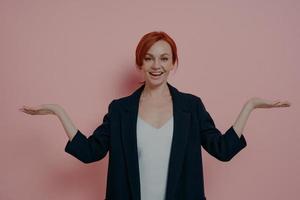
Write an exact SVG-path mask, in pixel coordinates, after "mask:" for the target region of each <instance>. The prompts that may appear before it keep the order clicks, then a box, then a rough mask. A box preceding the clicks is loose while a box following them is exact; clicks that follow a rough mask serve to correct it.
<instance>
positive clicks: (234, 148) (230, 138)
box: [197, 97, 247, 162]
mask: <svg viewBox="0 0 300 200" xmlns="http://www.w3.org/2000/svg"><path fill="white" fill-rule="evenodd" d="M198 101H199V102H198V103H197V105H198V107H197V109H198V113H199V115H200V116H199V122H200V127H201V130H200V134H201V145H202V146H203V148H204V149H205V150H206V151H207V152H208V153H209V154H210V155H212V156H214V157H215V158H217V159H218V160H220V161H224V162H225V161H229V160H231V159H232V158H233V157H234V156H235V155H236V154H237V153H238V152H239V151H241V150H242V149H243V148H245V147H246V146H247V142H246V139H245V137H244V135H243V134H242V135H241V137H239V136H238V135H237V133H236V132H235V130H234V129H233V126H230V128H229V129H228V130H227V131H226V132H225V133H224V134H222V133H221V132H220V131H219V130H218V129H217V128H216V127H215V123H214V121H213V119H212V118H211V116H210V114H209V113H208V111H207V110H206V108H205V106H204V104H203V103H202V101H201V99H200V98H199V97H198Z"/></svg>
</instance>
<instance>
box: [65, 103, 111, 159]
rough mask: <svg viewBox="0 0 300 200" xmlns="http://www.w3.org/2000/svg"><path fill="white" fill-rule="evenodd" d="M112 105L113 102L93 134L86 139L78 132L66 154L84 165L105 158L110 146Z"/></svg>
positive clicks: (68, 145)
mask: <svg viewBox="0 0 300 200" xmlns="http://www.w3.org/2000/svg"><path fill="white" fill-rule="evenodd" d="M111 105H112V102H111V103H110V104H109V107H108V112H107V113H106V114H105V115H104V117H103V120H102V123H101V124H100V125H99V126H98V127H97V128H96V129H95V130H94V131H93V134H92V135H90V136H89V137H86V136H85V135H84V134H83V133H82V132H81V131H79V130H78V131H77V132H76V134H75V136H74V137H73V139H72V140H71V141H70V140H68V142H67V144H66V146H65V152H67V153H69V154H71V155H72V156H74V157H76V158H77V159H78V160H80V161H82V162H83V163H91V162H95V161H98V160H101V159H102V158H104V157H105V155H106V154H107V152H108V150H109V146H110V134H111V131H110V130H111V129H110V126H111V107H112V106H111Z"/></svg>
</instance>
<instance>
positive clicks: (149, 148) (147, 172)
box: [137, 116, 174, 200]
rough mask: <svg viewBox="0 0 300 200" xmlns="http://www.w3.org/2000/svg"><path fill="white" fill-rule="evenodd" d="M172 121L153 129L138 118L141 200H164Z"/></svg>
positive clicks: (171, 119)
mask: <svg viewBox="0 0 300 200" xmlns="http://www.w3.org/2000/svg"><path fill="white" fill-rule="evenodd" d="M173 121H174V120H173V116H172V117H171V118H170V119H169V120H168V121H167V122H166V123H165V124H164V125H163V126H162V127H160V128H155V127H153V126H152V125H150V124H148V123H147V122H146V121H144V120H143V119H142V118H140V117H139V116H138V119H137V148H138V158H139V170H140V184H141V185H140V186H141V200H154V199H155V200H164V199H165V191H166V183H167V175H168V166H169V158H170V150H171V144H172V137H173Z"/></svg>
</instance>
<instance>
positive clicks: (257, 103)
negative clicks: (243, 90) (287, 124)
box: [250, 97, 291, 108]
mask: <svg viewBox="0 0 300 200" xmlns="http://www.w3.org/2000/svg"><path fill="white" fill-rule="evenodd" d="M250 101H251V103H252V105H253V107H254V108H275V107H289V106H291V103H290V102H288V101H281V100H275V101H271V100H267V99H261V98H258V97H253V98H252V99H251V100H250Z"/></svg>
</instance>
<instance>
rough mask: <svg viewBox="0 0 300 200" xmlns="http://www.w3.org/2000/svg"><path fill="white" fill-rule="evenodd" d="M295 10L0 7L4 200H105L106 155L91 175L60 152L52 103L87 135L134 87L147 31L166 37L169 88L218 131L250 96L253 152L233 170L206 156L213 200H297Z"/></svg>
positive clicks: (219, 5)
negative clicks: (174, 57)
mask: <svg viewBox="0 0 300 200" xmlns="http://www.w3.org/2000/svg"><path fill="white" fill-rule="evenodd" d="M299 10H300V3H299V1H296V0H287V1H274V0H272V1H271V0H269V1H267V0H251V1H250V0H249V1H240V0H235V1H233V0H231V1H218V2H213V1H196V0H195V1H189V2H186V3H182V1H177V2H175V1H174V0H172V1H171V0H170V1H156V0H154V1H153V0H152V1H128V2H127V3H125V1H122V2H121V1H120V2H116V1H86V0H85V1H83V0H81V1H79V0H78V1H67V0H66V1H58V0H56V1H33V0H31V1H12V0H1V1H0V27H1V31H0V69H1V71H0V76H1V79H0V81H1V82H0V87H1V98H0V101H1V104H0V105H1V124H0V126H1V140H0V156H1V165H0V177H1V178H0V199H1V200H2V199H3V200H19V199H22V200H35V199H36V200H40V199H43V200H48V199H49V200H53V199H59V200H64V199H66V200H69V199H72V200H79V199H80V200H82V199H91V200H92V199H95V200H96V199H104V195H105V187H106V173H107V164H108V162H107V161H108V156H106V157H105V158H104V159H103V160H102V161H99V162H95V163H92V164H89V165H86V164H84V163H81V162H80V161H79V160H77V159H76V158H74V157H72V156H70V155H69V154H67V153H65V152H64V148H65V145H66V143H67V141H68V138H67V135H66V133H65V132H64V129H63V127H62V125H61V124H60V122H59V120H58V119H57V118H56V117H55V116H49V115H48V116H31V115H27V114H25V113H22V112H20V111H18V108H20V107H21V106H22V105H28V106H35V105H39V104H44V103H57V104H60V105H61V106H63V107H64V108H65V110H66V111H67V113H68V114H69V115H70V117H71V119H72V120H73V122H74V124H75V125H76V127H77V128H78V129H80V130H81V131H82V132H83V133H84V134H85V135H86V136H89V135H90V134H91V133H92V131H93V130H94V129H95V128H96V127H97V126H98V125H99V123H101V122H102V117H103V115H104V114H105V113H106V112H107V107H108V103H109V102H110V101H111V100H112V99H114V98H119V97H122V96H127V95H129V94H130V93H131V92H132V91H133V90H135V89H136V88H137V87H138V86H139V85H138V84H137V82H138V81H139V80H141V79H140V76H139V75H138V73H137V71H136V70H135V63H134V52H135V47H136V45H137V43H138V41H139V39H140V38H141V37H142V36H143V35H144V34H145V33H148V32H150V31H154V30H162V31H165V32H167V33H168V34H170V35H171V36H172V37H173V38H174V39H175V41H176V43H177V45H178V53H179V68H178V70H177V71H176V72H175V73H171V74H170V77H169V82H170V83H171V84H173V85H174V86H175V87H177V89H179V90H180V91H184V92H189V93H193V94H195V95H198V96H200V97H201V98H202V100H203V101H204V104H205V105H206V108H207V109H208V111H209V112H210V113H211V115H212V117H213V119H214V120H215V124H216V126H217V127H218V128H219V129H220V130H221V131H222V132H224V131H225V130H227V128H229V127H230V126H231V125H232V124H233V123H234V121H235V119H236V117H237V116H238V114H239V112H240V110H241V108H242V106H243V104H244V103H245V102H246V100H247V99H248V98H250V97H253V96H258V97H261V98H266V99H271V100H275V99H282V100H289V101H290V102H291V103H292V106H291V107H289V108H277V109H275V108H274V109H257V110H254V111H253V113H252V114H251V115H250V117H249V120H248V123H247V125H246V127H245V130H244V135H245V138H246V140H247V144H248V146H247V147H246V148H245V149H243V150H242V151H241V152H240V153H239V154H238V155H236V157H234V158H233V159H232V160H231V161H230V162H221V161H218V160H216V159H215V158H213V157H212V156H210V155H209V154H208V153H207V152H206V151H204V150H203V156H204V173H205V192H206V196H207V198H208V199H209V200H219V199H225V200H241V199H242V200H253V199H264V200H265V199H272V200H282V199H289V200H292V199H299V194H298V193H299V189H300V173H299V172H300V160H299V152H300V145H299V139H300V137H299V134H300V128H299V124H297V123H299V113H300V109H299V100H300V95H299V90H297V87H299V83H300V80H299V78H300V77H299V75H300V69H299V64H300V60H299V52H300V28H299V19H300V12H299Z"/></svg>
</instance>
